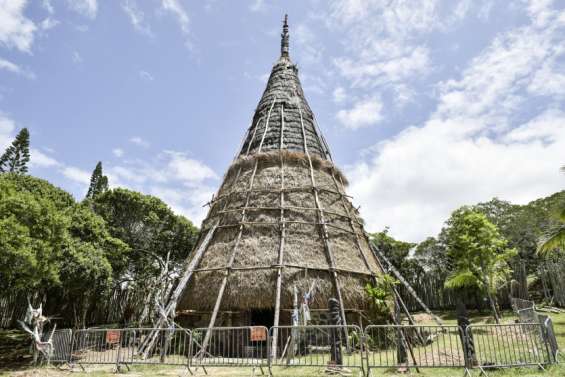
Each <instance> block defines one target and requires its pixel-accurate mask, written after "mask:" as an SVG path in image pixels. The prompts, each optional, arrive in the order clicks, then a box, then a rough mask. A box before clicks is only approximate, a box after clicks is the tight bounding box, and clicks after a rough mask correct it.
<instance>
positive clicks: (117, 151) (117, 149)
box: [112, 148, 125, 157]
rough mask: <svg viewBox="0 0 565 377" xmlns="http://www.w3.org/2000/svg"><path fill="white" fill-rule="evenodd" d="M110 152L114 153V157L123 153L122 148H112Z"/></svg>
mask: <svg viewBox="0 0 565 377" xmlns="http://www.w3.org/2000/svg"><path fill="white" fill-rule="evenodd" d="M112 153H113V154H114V156H116V157H122V156H123V155H124V153H125V152H124V150H123V149H121V148H114V149H112Z"/></svg>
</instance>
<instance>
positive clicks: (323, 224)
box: [298, 106, 349, 350]
mask: <svg viewBox="0 0 565 377" xmlns="http://www.w3.org/2000/svg"><path fill="white" fill-rule="evenodd" d="M298 112H299V114H300V125H301V127H302V139H303V142H304V153H305V154H306V157H307V158H308V166H309V168H310V181H311V183H312V191H313V192H314V201H315V203H316V208H317V213H318V221H319V223H320V225H321V228H320V230H321V237H322V240H323V242H324V249H325V250H326V254H327V257H328V262H329V265H330V275H331V276H332V278H333V282H334V287H335V290H336V295H337V300H338V302H339V307H340V311H341V316H342V319H343V325H344V328H345V334H346V337H347V327H345V326H347V318H346V317H345V305H344V304H343V297H342V295H341V288H340V285H339V280H338V277H337V272H336V265H335V258H334V255H333V253H332V248H331V245H330V240H329V239H330V237H329V233H328V228H327V226H326V221H325V218H324V209H323V207H322V205H321V203H320V198H319V197H318V189H317V187H316V179H315V178H314V166H313V165H312V158H311V157H310V153H309V152H308V143H307V141H306V130H305V129H304V119H303V118H302V110H301V108H300V106H298ZM346 341H347V349H348V350H349V339H348V337H347V338H346Z"/></svg>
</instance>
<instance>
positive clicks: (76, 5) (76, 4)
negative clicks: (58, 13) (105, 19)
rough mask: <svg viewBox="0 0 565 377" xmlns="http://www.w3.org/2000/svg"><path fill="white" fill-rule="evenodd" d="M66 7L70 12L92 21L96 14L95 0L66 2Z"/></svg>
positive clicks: (96, 5) (96, 3)
mask: <svg viewBox="0 0 565 377" xmlns="http://www.w3.org/2000/svg"><path fill="white" fill-rule="evenodd" d="M67 5H68V6H69V9H71V10H72V11H74V12H76V13H78V14H80V15H82V16H84V17H87V18H91V19H94V18H96V14H97V13H98V2H97V1H96V0H67Z"/></svg>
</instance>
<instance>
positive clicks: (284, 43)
mask: <svg viewBox="0 0 565 377" xmlns="http://www.w3.org/2000/svg"><path fill="white" fill-rule="evenodd" d="M288 48H289V42H288V14H285V15H284V24H283V32H282V34H281V56H285V57H288Z"/></svg>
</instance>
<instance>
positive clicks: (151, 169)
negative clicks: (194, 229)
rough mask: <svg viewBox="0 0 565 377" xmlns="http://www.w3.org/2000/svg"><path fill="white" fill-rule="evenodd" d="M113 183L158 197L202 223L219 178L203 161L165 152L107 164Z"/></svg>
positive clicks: (179, 153)
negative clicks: (206, 204)
mask: <svg viewBox="0 0 565 377" xmlns="http://www.w3.org/2000/svg"><path fill="white" fill-rule="evenodd" d="M105 172H106V174H107V175H108V178H109V181H110V184H111V185H112V186H114V187H116V186H119V187H126V188H129V189H133V190H138V191H141V192H145V193H148V194H152V195H155V196H158V197H159V198H161V199H163V200H164V201H165V202H166V203H167V204H169V205H170V206H171V207H172V208H173V209H174V210H175V211H176V212H178V213H180V214H183V215H185V216H187V217H188V218H190V219H191V220H193V221H194V222H195V223H199V222H200V221H202V220H203V219H204V216H205V215H206V209H205V208H203V205H204V204H205V203H206V202H208V201H209V200H210V199H211V197H212V194H213V192H214V191H215V186H217V181H218V178H219V177H218V175H217V174H216V173H215V172H214V171H213V170H212V169H211V168H210V167H209V166H208V165H206V164H205V163H204V162H202V161H199V160H196V159H193V158H189V157H188V156H187V155H186V154H185V153H182V152H178V151H163V152H161V153H159V154H158V155H157V156H156V157H155V158H153V159H152V160H149V161H148V160H133V161H123V162H121V163H120V164H119V165H111V164H106V165H105Z"/></svg>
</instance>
